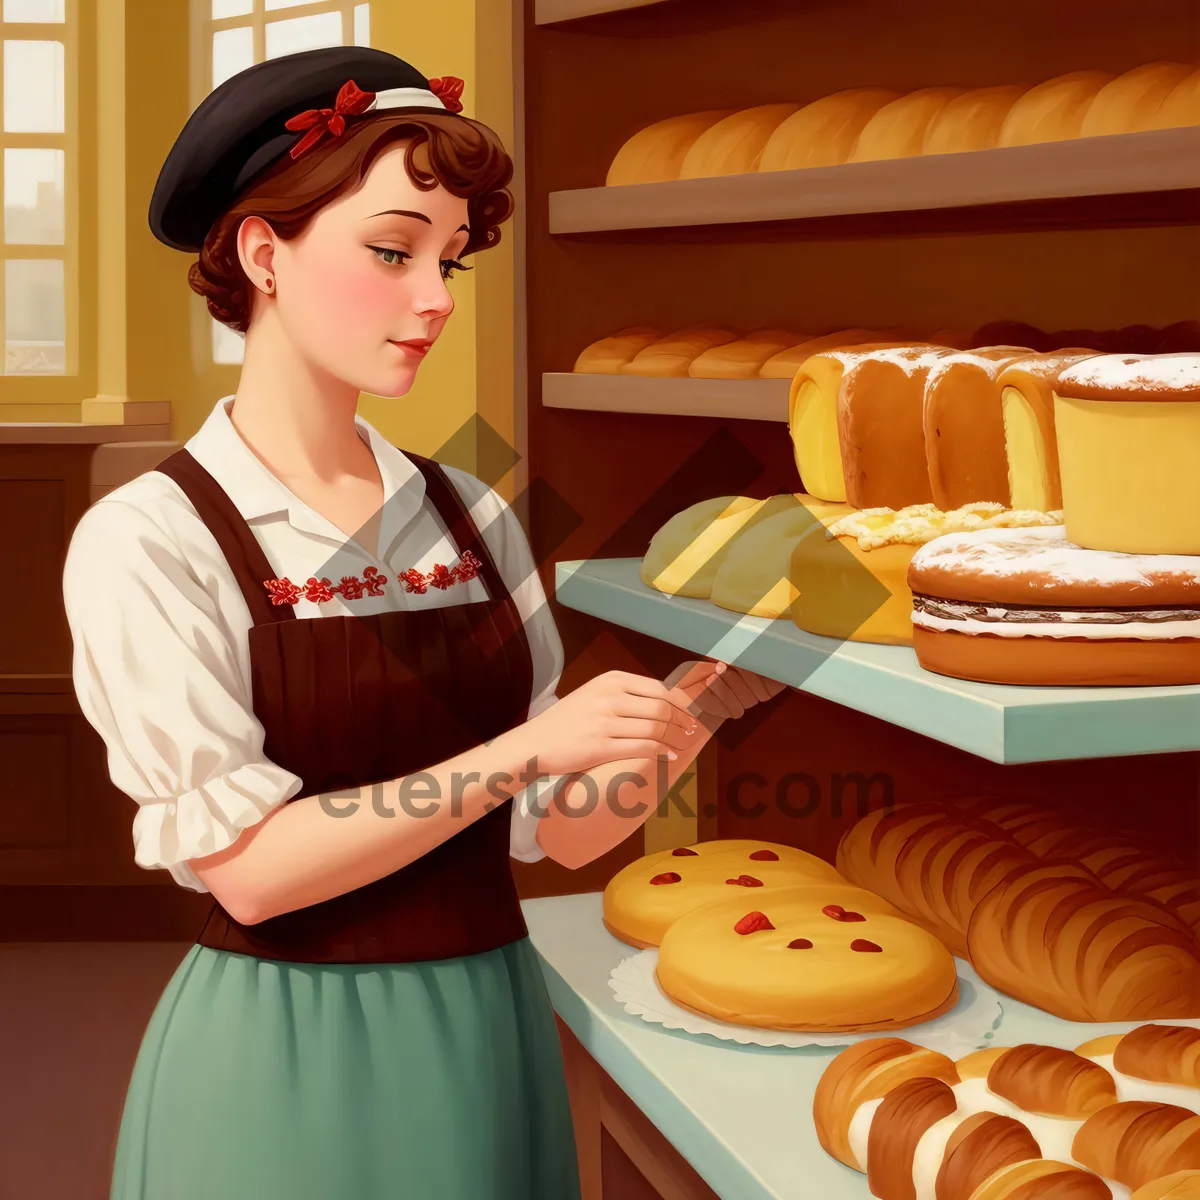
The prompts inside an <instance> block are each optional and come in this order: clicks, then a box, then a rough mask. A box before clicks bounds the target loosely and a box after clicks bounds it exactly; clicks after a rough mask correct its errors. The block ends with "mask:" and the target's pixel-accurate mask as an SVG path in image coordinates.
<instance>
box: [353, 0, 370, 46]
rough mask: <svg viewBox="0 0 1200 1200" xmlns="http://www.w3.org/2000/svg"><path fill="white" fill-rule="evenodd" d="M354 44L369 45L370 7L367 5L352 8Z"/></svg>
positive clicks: (357, 5)
mask: <svg viewBox="0 0 1200 1200" xmlns="http://www.w3.org/2000/svg"><path fill="white" fill-rule="evenodd" d="M354 44H355V45H356V46H369V45H370V44H371V6H370V5H369V4H356V5H355V6H354Z"/></svg>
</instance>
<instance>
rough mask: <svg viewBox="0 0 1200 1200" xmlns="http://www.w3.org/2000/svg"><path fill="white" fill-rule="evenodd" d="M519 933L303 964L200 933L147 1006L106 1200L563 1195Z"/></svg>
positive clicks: (546, 1017)
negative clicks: (446, 955) (420, 954)
mask: <svg viewBox="0 0 1200 1200" xmlns="http://www.w3.org/2000/svg"><path fill="white" fill-rule="evenodd" d="M578 1195H579V1178H578V1170H577V1166H576V1159H575V1142H574V1137H573V1134H572V1126H571V1117H570V1111H569V1109H568V1107H567V1091H566V1082H565V1079H564V1075H563V1063H562V1052H561V1049H560V1046H559V1041H558V1033H557V1030H556V1027H555V1022H554V1015H553V1012H552V1011H551V1008H550V1002H549V998H548V996H547V994H546V986H545V983H544V981H543V979H542V974H541V970H540V968H539V966H538V960H537V956H536V954H535V953H534V950H533V947H532V946H531V945H530V943H529V941H528V939H524V940H522V941H519V942H515V943H513V944H512V945H509V946H504V947H502V948H501V949H499V950H492V951H489V952H488V953H486V954H476V955H471V956H469V957H465V958H452V959H446V960H444V961H441V962H426V963H401V964H390V963H389V964H382V965H380V964H369V965H350V966H345V965H335V966H321V965H318V966H312V965H307V964H296V963H284V962H274V961H268V960H264V959H258V958H251V957H248V956H246V955H241V954H230V953H226V952H224V951H219V950H210V949H208V948H207V947H204V946H194V947H192V949H191V950H190V951H189V952H188V954H187V957H186V958H185V959H184V960H183V962H182V963H181V964H180V966H179V969H178V970H177V971H176V972H175V975H174V976H173V977H172V979H171V982H170V983H169V984H168V985H167V988H166V990H165V991H164V992H163V995H162V998H161V999H160V1000H159V1003H158V1007H157V1008H156V1009H155V1012H154V1015H153V1017H152V1018H151V1020H150V1024H149V1026H148V1028H147V1030H146V1035H145V1038H144V1039H143V1042H142V1047H141V1050H140V1052H139V1054H138V1059H137V1064H136V1066H135V1067H134V1072H133V1078H132V1080H131V1082H130V1085H129V1091H128V1094H127V1096H126V1100H125V1112H124V1116H123V1117H122V1120H121V1131H120V1137H119V1139H118V1144H117V1154H116V1166H115V1170H114V1174H113V1182H112V1192H111V1196H112V1200H343V1198H345V1200H351V1198H352V1200H383V1198H385V1197H386V1198H387V1200H393V1198H395V1200H468V1198H470V1200H575V1198H576V1197H578Z"/></svg>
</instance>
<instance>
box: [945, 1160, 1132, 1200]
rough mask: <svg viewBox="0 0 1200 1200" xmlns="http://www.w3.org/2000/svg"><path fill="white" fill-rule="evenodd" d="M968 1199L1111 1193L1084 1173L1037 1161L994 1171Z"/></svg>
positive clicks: (1060, 1199) (1087, 1199)
mask: <svg viewBox="0 0 1200 1200" xmlns="http://www.w3.org/2000/svg"><path fill="white" fill-rule="evenodd" d="M938 1200H941V1198H940V1197H939V1198H938ZM970 1200H1112V1192H1111V1191H1110V1190H1109V1187H1108V1184H1107V1183H1105V1182H1104V1180H1103V1179H1099V1178H1097V1177H1096V1176H1095V1175H1092V1174H1089V1173H1088V1172H1087V1171H1081V1170H1080V1169H1079V1168H1078V1167H1072V1166H1070V1165H1069V1164H1067V1163H1061V1162H1054V1161H1053V1160H1051V1159H1048V1158H1038V1159H1033V1160H1032V1161H1031V1162H1022V1163H1015V1164H1013V1165H1012V1166H1011V1167H1005V1168H1003V1169H1002V1170H1000V1171H997V1172H996V1173H995V1174H994V1175H993V1176H992V1177H991V1178H990V1179H988V1180H987V1181H986V1182H985V1183H984V1184H982V1185H981V1186H980V1187H978V1188H976V1189H975V1191H974V1192H973V1193H972V1195H971V1198H970Z"/></svg>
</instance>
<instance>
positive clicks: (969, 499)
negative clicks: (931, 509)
mask: <svg viewBox="0 0 1200 1200" xmlns="http://www.w3.org/2000/svg"><path fill="white" fill-rule="evenodd" d="M1028 354H1029V351H1028V350H1026V349H1022V348H1018V347H1014V346H998V347H993V348H991V349H983V350H969V351H960V352H959V353H957V354H948V355H945V356H943V357H942V358H941V359H939V360H938V361H937V362H935V363H933V365H932V366H931V367H930V369H929V372H928V375H927V376H926V380H925V391H924V397H923V402H922V425H923V450H924V453H925V461H926V463H927V465H928V476H929V488H930V490H931V491H932V493H933V503H934V504H936V505H937V506H938V508H940V509H943V510H946V509H951V508H961V507H962V506H963V505H964V504H972V503H974V502H976V501H980V500H983V501H993V502H995V503H997V504H1003V505H1004V506H1005V507H1007V506H1008V504H1009V503H1010V501H1011V496H1010V494H1009V489H1008V457H1007V454H1006V452H1005V444H1004V410H1003V407H1002V405H1001V403H1000V385H999V382H998V380H999V375H1000V372H1001V371H1003V370H1004V368H1005V367H1007V366H1009V365H1010V364H1011V363H1014V362H1018V361H1019V360H1020V359H1022V358H1024V357H1026V356H1027V355H1028ZM905 448H906V449H907V444H905Z"/></svg>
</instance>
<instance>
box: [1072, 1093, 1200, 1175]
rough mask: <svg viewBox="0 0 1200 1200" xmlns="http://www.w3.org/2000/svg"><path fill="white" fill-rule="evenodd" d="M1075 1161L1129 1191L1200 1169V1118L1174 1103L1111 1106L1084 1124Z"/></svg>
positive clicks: (1078, 1135) (1140, 1102) (1079, 1136)
mask: <svg viewBox="0 0 1200 1200" xmlns="http://www.w3.org/2000/svg"><path fill="white" fill-rule="evenodd" d="M1072 1157H1073V1158H1074V1159H1075V1161H1076V1162H1078V1163H1080V1164H1082V1165H1083V1166H1085V1167H1087V1168H1088V1169H1089V1170H1092V1171H1095V1172H1096V1174H1097V1175H1104V1176H1106V1177H1107V1178H1109V1179H1115V1180H1116V1181H1117V1182H1118V1183H1123V1184H1124V1185H1125V1186H1126V1187H1129V1188H1140V1187H1142V1186H1143V1185H1144V1184H1147V1183H1150V1182H1152V1181H1153V1180H1155V1179H1161V1178H1162V1177H1163V1176H1164V1175H1170V1174H1172V1173H1174V1172H1176V1171H1193V1170H1200V1115H1197V1114H1196V1113H1194V1112H1190V1111H1189V1110H1188V1109H1186V1108H1177V1107H1176V1106H1175V1105H1173V1104H1153V1103H1149V1102H1143V1101H1137V1100H1133V1101H1128V1102H1126V1103H1124V1104H1111V1105H1109V1106H1108V1107H1107V1108H1102V1109H1101V1110H1100V1111H1099V1112H1098V1113H1095V1114H1094V1115H1093V1116H1090V1117H1089V1118H1088V1119H1087V1121H1085V1122H1084V1124H1083V1127H1082V1128H1081V1129H1080V1130H1079V1132H1078V1133H1077V1134H1076V1135H1075V1144H1074V1148H1073V1151H1072Z"/></svg>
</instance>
